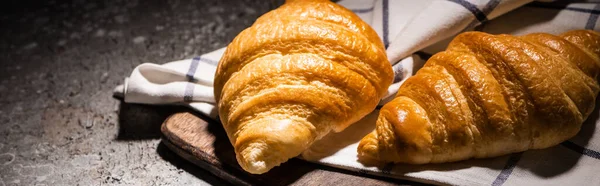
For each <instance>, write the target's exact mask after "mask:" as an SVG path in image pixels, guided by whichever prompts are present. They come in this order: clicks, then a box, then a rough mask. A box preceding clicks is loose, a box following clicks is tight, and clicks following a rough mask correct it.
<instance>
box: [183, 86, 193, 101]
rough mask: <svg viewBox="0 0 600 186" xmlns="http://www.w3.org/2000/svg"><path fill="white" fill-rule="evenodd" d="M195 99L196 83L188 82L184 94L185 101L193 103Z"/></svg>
mask: <svg viewBox="0 0 600 186" xmlns="http://www.w3.org/2000/svg"><path fill="white" fill-rule="evenodd" d="M193 99H194V83H191V82H188V83H187V85H186V86H185V92H184V93H183V101H185V102H191V101H192V100H193Z"/></svg>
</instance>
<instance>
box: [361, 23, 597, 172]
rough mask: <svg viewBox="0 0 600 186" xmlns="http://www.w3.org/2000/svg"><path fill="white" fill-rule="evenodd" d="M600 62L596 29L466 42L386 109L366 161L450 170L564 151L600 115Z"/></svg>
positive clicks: (367, 144)
mask: <svg viewBox="0 0 600 186" xmlns="http://www.w3.org/2000/svg"><path fill="white" fill-rule="evenodd" d="M599 55H600V35H599V34H598V33H597V32H594V31H589V30H576V31H570V32H566V33H563V34H561V35H558V36H555V35H550V34H544V33H536V34H529V35H525V36H518V37H516V36H510V35H490V34H486V33H481V32H467V33H463V34H460V35H458V36H457V37H456V38H455V39H454V40H453V41H452V42H451V43H450V45H449V46H448V48H447V49H446V51H444V52H440V53H438V54H436V55H434V56H432V57H431V58H430V59H429V60H428V61H427V62H426V64H425V65H424V67H423V68H422V69H420V70H419V71H418V72H417V73H416V75H415V76H413V77H410V78H408V79H407V80H406V81H405V82H404V84H403V85H402V86H401V87H400V89H399V91H398V94H397V95H396V97H395V98H394V100H393V101H391V102H389V103H387V104H386V105H384V106H383V108H382V109H381V111H380V115H379V118H378V119H377V124H376V129H375V130H374V131H373V132H371V133H370V134H368V135H367V136H366V137H364V138H363V139H362V140H361V142H360V143H359V146H358V154H359V158H360V160H363V161H364V162H372V161H370V160H378V161H377V162H396V163H398V162H400V163H409V164H424V163H442V162H452V161H459V160H465V159H469V158H486V157H494V156H500V155H504V154H509V153H513V152H519V151H525V150H527V149H541V148H547V147H550V146H553V145H556V144H558V143H560V142H562V141H564V140H567V139H569V138H571V137H573V136H574V135H575V134H577V132H578V131H579V130H580V127H581V124H582V123H583V121H584V120H585V119H586V118H587V117H588V116H589V115H590V112H591V111H592V110H593V108H594V103H595V99H596V96H597V94H598V90H599V87H598V82H597V76H598V72H599V70H600V59H599V57H600V56H599Z"/></svg>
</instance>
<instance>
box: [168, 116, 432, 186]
mask: <svg viewBox="0 0 600 186" xmlns="http://www.w3.org/2000/svg"><path fill="white" fill-rule="evenodd" d="M161 131H162V134H163V143H164V144H165V145H166V146H167V147H168V148H169V149H171V150H172V151H174V152H175V153H176V154H178V155H179V156H181V157H182V158H184V159H186V160H188V161H189V162H191V163H194V164H195V165H197V166H199V167H201V168H203V169H206V170H207V171H209V172H211V173H212V174H214V175H215V176H217V177H219V178H222V179H224V180H226V181H228V182H230V183H232V184H234V185H422V184H420V183H414V182H409V181H402V180H393V179H389V178H382V177H374V176H371V175H366V174H361V173H356V172H352V171H347V170H342V169H337V168H332V167H327V166H323V165H318V164H314V163H310V162H306V161H303V160H300V159H296V158H294V159H291V160H290V161H288V162H286V163H283V164H282V165H281V166H278V167H275V168H273V169H272V170H271V171H269V172H267V173H265V174H261V175H254V174H249V173H247V172H245V171H243V170H242V168H241V167H240V166H239V165H238V163H237V161H236V159H235V153H234V151H233V147H232V145H231V143H230V142H229V140H228V138H227V135H226V134H225V131H224V129H223V128H222V126H221V124H220V123H217V122H215V121H211V120H210V119H208V118H205V117H203V116H200V115H195V114H194V113H190V112H183V113H176V114H173V115H172V116H170V117H169V118H168V119H166V120H165V122H164V123H163V125H162V127H161Z"/></svg>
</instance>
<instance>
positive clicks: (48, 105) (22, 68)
mask: <svg viewBox="0 0 600 186" xmlns="http://www.w3.org/2000/svg"><path fill="white" fill-rule="evenodd" d="M274 4H276V3H272V1H257V2H254V1H250V0H247V1H234V0H150V1H138V0H117V1H83V0H73V1H54V0H53V1H34V0H20V1H8V2H3V5H0V7H1V8H0V9H2V11H1V13H0V14H1V17H0V24H1V25H0V28H1V29H0V186H3V185H188V184H193V185H199V184H207V183H208V184H222V183H223V182H222V181H221V180H219V179H218V178H216V177H214V176H212V175H211V174H209V173H208V172H205V171H204V170H202V169H200V168H197V167H195V166H193V165H191V164H190V163H187V162H186V161H184V160H182V159H181V158H179V157H178V156H176V155H175V154H173V153H172V152H171V151H169V150H168V149H166V148H165V147H164V145H162V144H160V130H159V127H160V124H161V122H162V121H163V120H164V119H165V118H166V117H167V116H168V115H170V114H171V113H174V112H176V111H178V110H182V108H179V107H165V106H143V105H132V104H124V103H121V102H120V101H119V100H117V99H115V98H113V97H112V89H113V88H114V87H115V86H116V85H118V84H120V83H122V81H123V79H124V77H126V76H128V75H129V73H130V72H131V70H133V68H134V67H135V66H137V65H138V64H141V63H143V62H153V63H164V62H168V61H174V60H180V59H185V58H191V57H193V56H195V55H199V54H202V53H206V52H209V51H212V50H215V49H218V48H221V47H224V46H226V44H227V43H228V42H229V41H231V40H232V39H233V37H235V35H236V34H237V33H238V32H240V31H241V30H242V29H244V28H246V27H248V26H249V25H250V24H252V22H253V20H255V19H256V18H257V17H258V16H260V15H261V14H263V13H264V12H266V11H268V10H269V9H272V8H273V6H274Z"/></svg>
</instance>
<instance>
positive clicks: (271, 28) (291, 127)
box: [214, 0, 393, 174]
mask: <svg viewBox="0 0 600 186" xmlns="http://www.w3.org/2000/svg"><path fill="white" fill-rule="evenodd" d="M392 81H393V72H392V67H391V65H390V63H389V62H388V61H387V57H386V55H385V49H384V47H383V44H382V42H381V40H380V39H379V37H378V36H377V34H376V33H375V31H374V30H373V29H372V28H371V27H369V26H368V25H367V24H366V23H364V22H363V21H361V20H360V18H359V17H357V16H356V15H354V14H353V13H352V12H351V11H349V10H347V9H345V8H343V7H341V6H339V5H337V4H335V3H332V2H329V1H323V0H309V1H287V2H286V3H285V4H284V5H282V6H281V7H279V8H277V9H275V10H273V11H271V12H268V13H267V14H265V15H263V16H261V17H260V18H259V19H258V20H257V21H256V22H255V23H254V24H253V25H252V26H251V27H249V28H247V29H246V30H244V31H242V32H241V33H240V34H239V35H238V36H237V37H235V39H234V40H233V41H232V42H231V44H229V46H228V47H227V50H226V51H225V54H224V55H223V57H222V58H221V60H220V62H219V66H218V67H217V73H216V75H215V83H214V86H215V95H216V98H217V101H218V108H219V116H220V119H221V122H222V124H223V126H224V128H225V131H226V132H227V135H228V137H229V140H230V142H231V143H232V144H233V146H234V148H235V153H236V157H237V160H238V163H239V164H240V165H241V167H242V168H243V169H244V170H246V171H248V172H250V173H254V174H260V173H264V172H267V171H268V170H269V169H271V168H272V167H274V166H277V165H279V164H280V163H283V162H285V161H287V160H288V159H290V158H293V157H295V156H297V155H299V154H300V153H301V152H302V151H304V150H305V149H307V148H308V147H309V146H310V145H311V144H312V143H313V142H314V141H315V140H318V139H320V138H321V137H323V136H324V135H326V134H327V133H329V132H330V131H332V130H333V131H336V132H339V131H341V130H343V129H344V128H346V127H347V126H348V125H350V124H352V123H354V122H355V121H357V120H359V119H360V118H362V117H364V116H365V115H367V114H368V113H370V112H371V111H372V110H373V109H375V107H376V105H377V103H378V102H379V100H380V98H381V97H383V96H384V95H385V93H386V91H387V87H388V86H389V85H390V84H391V83H392Z"/></svg>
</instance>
